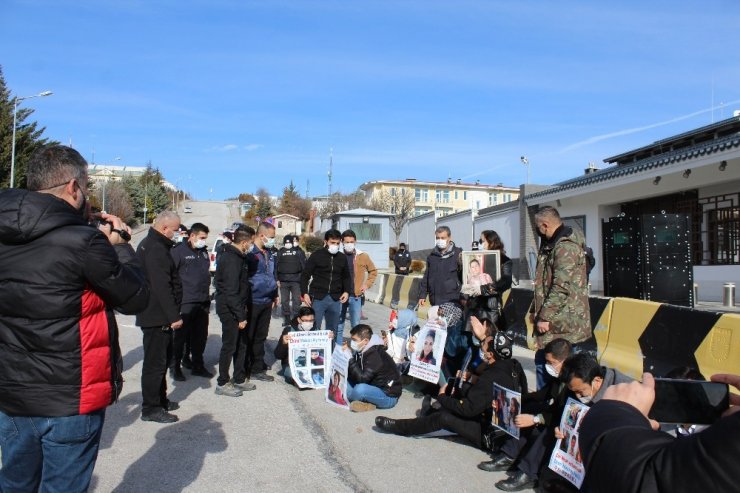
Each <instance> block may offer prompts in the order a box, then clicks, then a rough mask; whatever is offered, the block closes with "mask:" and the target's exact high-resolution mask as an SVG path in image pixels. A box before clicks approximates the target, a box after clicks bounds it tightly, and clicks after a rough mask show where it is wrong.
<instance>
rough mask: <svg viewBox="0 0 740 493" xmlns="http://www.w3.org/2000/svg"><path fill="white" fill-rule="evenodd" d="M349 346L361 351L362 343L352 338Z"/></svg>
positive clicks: (353, 349)
mask: <svg viewBox="0 0 740 493" xmlns="http://www.w3.org/2000/svg"><path fill="white" fill-rule="evenodd" d="M349 347H351V348H352V351H355V352H357V351H359V350H360V343H359V342H357V341H355V340H354V339H351V340H350V341H349Z"/></svg>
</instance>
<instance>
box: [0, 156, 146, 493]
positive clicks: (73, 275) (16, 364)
mask: <svg viewBox="0 0 740 493" xmlns="http://www.w3.org/2000/svg"><path fill="white" fill-rule="evenodd" d="M27 177H28V178H27V179H28V188H29V190H19V189H10V190H3V191H1V192H0V354H2V356H1V357H0V430H2V432H0V447H1V448H2V454H0V455H2V467H0V491H86V490H87V489H88V486H89V483H90V478H91V477H92V472H93V469H94V467H95V461H96V458H97V454H98V445H99V442H100V434H101V431H102V428H103V422H104V419H105V408H106V407H107V406H108V405H110V404H111V403H112V402H114V401H115V400H116V399H117V398H118V395H119V393H120V392H121V386H122V384H123V379H122V378H121V371H122V366H123V361H122V358H121V350H120V348H119V346H118V327H117V325H116V317H115V314H114V312H113V310H114V309H116V310H118V311H119V312H121V313H126V314H133V313H135V312H137V311H140V310H142V309H143V308H144V307H145V306H146V303H147V300H148V298H149V290H148V288H147V284H146V280H145V278H144V274H143V272H142V271H141V269H140V267H139V265H138V263H137V262H136V257H135V255H134V251H133V249H132V248H131V246H129V245H128V243H127V240H126V238H130V236H129V235H130V230H129V228H128V227H127V226H126V225H125V224H124V223H123V222H122V221H121V220H120V219H119V218H118V217H116V216H112V215H110V214H99V216H98V217H97V218H96V219H98V220H100V221H102V222H103V223H104V224H101V225H100V227H99V228H95V227H92V226H90V225H88V222H87V221H88V209H87V207H86V206H87V198H86V189H87V182H88V177H87V163H86V162H85V160H84V159H83V158H82V156H80V154H79V153H78V152H77V151H75V150H74V149H71V148H69V147H65V146H61V145H51V146H47V147H44V148H42V149H41V150H40V151H38V152H37V153H36V154H34V156H33V157H32V158H31V160H30V161H29V163H28V167H27ZM83 375H84V377H85V378H84V379H83V378H82V376H83ZM8 430H12V432H10V431H8Z"/></svg>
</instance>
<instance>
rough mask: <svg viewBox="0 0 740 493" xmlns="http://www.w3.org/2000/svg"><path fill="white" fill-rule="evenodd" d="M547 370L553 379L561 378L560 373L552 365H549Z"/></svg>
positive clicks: (546, 366) (546, 367)
mask: <svg viewBox="0 0 740 493" xmlns="http://www.w3.org/2000/svg"><path fill="white" fill-rule="evenodd" d="M545 370H546V371H547V373H548V374H549V375H550V376H551V377H555V378H558V377H559V376H560V372H559V371H557V370H556V369H555V367H554V366H552V365H551V364H550V363H547V364H546V365H545Z"/></svg>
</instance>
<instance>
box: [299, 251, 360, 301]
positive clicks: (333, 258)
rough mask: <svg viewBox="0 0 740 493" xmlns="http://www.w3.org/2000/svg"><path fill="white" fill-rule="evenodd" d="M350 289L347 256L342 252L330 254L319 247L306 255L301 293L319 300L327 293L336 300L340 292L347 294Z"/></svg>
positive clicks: (340, 294)
mask: <svg viewBox="0 0 740 493" xmlns="http://www.w3.org/2000/svg"><path fill="white" fill-rule="evenodd" d="M309 281H310V282H311V284H310V286H309ZM350 291H352V287H351V279H350V273H349V268H348V267H347V258H346V257H345V255H344V254H343V253H342V252H338V253H335V254H334V255H332V254H331V253H329V250H328V249H327V248H320V249H318V250H316V251H315V252H313V253H312V254H311V256H310V257H308V260H307V261H306V266H305V268H304V269H303V272H302V273H301V295H305V294H308V295H310V296H311V298H314V299H317V300H320V299H323V298H324V297H325V296H326V295H327V294H328V295H329V296H331V297H332V299H333V300H334V301H337V300H339V298H340V297H341V296H342V293H348V294H349V293H350Z"/></svg>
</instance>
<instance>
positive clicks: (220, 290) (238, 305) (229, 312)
mask: <svg viewBox="0 0 740 493" xmlns="http://www.w3.org/2000/svg"><path fill="white" fill-rule="evenodd" d="M246 258H247V257H246V254H244V253H242V252H241V251H240V250H239V249H238V248H236V247H235V246H234V245H232V244H231V243H229V244H228V245H224V249H223V250H222V251H221V256H220V257H219V258H218V264H216V313H218V315H219V317H225V316H230V317H234V318H235V319H236V321H237V322H244V321H245V320H246V319H247V301H248V300H249V297H250V285H249V273H248V267H247V262H246Z"/></svg>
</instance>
